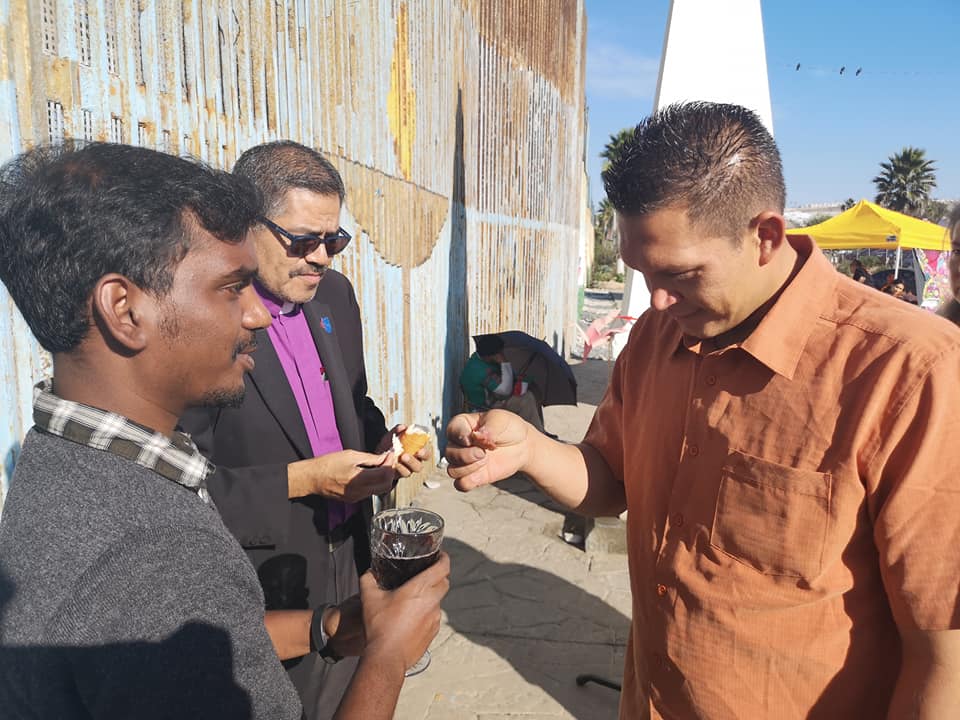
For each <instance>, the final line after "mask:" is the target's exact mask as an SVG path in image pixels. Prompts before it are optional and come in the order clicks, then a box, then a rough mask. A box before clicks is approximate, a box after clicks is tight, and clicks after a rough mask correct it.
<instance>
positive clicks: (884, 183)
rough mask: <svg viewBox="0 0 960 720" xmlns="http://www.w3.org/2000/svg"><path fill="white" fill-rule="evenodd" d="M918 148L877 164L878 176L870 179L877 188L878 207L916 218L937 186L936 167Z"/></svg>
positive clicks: (904, 150) (902, 152)
mask: <svg viewBox="0 0 960 720" xmlns="http://www.w3.org/2000/svg"><path fill="white" fill-rule="evenodd" d="M933 163H934V161H933V160H927V158H926V157H925V151H924V150H921V149H920V148H914V147H905V148H904V149H903V150H901V151H900V152H899V153H897V154H896V155H891V156H890V158H889V159H888V160H887V162H882V163H880V168H881V172H880V174H879V175H877V176H876V177H875V178H874V179H873V184H874V185H876V186H877V203H878V204H879V205H882V206H883V207H885V208H889V209H890V210H896V211H897V212H902V213H906V214H908V215H917V214H918V213H920V212H921V211H922V210H923V207H924V205H925V204H926V203H927V202H928V201H929V199H930V191H931V190H932V189H933V188H935V187H936V186H937V177H936V167H935V166H934V164H933Z"/></svg>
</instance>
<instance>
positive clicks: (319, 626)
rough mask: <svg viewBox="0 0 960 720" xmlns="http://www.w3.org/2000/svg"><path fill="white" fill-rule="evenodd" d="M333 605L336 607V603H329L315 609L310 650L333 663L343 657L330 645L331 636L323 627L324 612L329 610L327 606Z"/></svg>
mask: <svg viewBox="0 0 960 720" xmlns="http://www.w3.org/2000/svg"><path fill="white" fill-rule="evenodd" d="M331 607H336V605H335V604H334V603H327V604H326V605H321V606H320V607H318V608H317V609H316V610H314V611H313V619H312V620H311V621H310V652H315V653H317V654H318V655H319V656H320V657H321V659H322V660H323V661H324V662H326V663H329V664H331V665H332V664H333V663H335V662H338V661H339V660H341V659H342V658H341V656H340V655H337V653H336V652H334V650H333V648H331V647H330V637H329V636H328V635H327V633H326V631H325V630H324V629H323V614H324V613H325V612H326V611H327V608H331Z"/></svg>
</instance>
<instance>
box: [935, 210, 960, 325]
mask: <svg viewBox="0 0 960 720" xmlns="http://www.w3.org/2000/svg"><path fill="white" fill-rule="evenodd" d="M947 236H948V238H949V241H950V261H949V262H948V263H947V270H948V272H949V274H950V292H951V293H952V297H951V298H950V299H949V300H947V301H946V302H945V303H943V305H941V306H940V309H939V310H938V311H937V313H938V314H939V315H941V316H942V317H945V318H946V319H947V320H949V321H950V322H952V323H954V324H955V325H960V300H958V299H957V298H960V203H957V204H956V205H954V206H953V211H952V212H951V213H950V218H949V220H948V221H947Z"/></svg>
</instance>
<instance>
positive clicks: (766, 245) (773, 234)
mask: <svg viewBox="0 0 960 720" xmlns="http://www.w3.org/2000/svg"><path fill="white" fill-rule="evenodd" d="M750 227H751V228H752V230H753V233H754V236H755V237H756V238H757V241H758V242H759V247H760V265H766V264H767V263H769V262H770V261H771V260H773V258H774V257H775V256H776V254H777V251H778V250H779V249H780V248H781V247H783V244H784V243H785V242H787V224H786V222H785V221H784V219H783V216H782V215H778V214H777V213H775V212H772V211H770V210H765V211H764V212H762V213H760V214H759V215H757V216H756V217H755V218H754V219H753V220H752V221H751V222H750Z"/></svg>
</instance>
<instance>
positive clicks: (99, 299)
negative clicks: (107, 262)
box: [90, 273, 156, 353]
mask: <svg viewBox="0 0 960 720" xmlns="http://www.w3.org/2000/svg"><path fill="white" fill-rule="evenodd" d="M155 305H156V301H155V300H154V299H153V298H152V297H151V296H149V295H148V294H147V293H145V292H144V291H143V290H141V289H140V288H139V287H138V286H137V285H136V284H135V283H134V282H133V281H131V280H130V279H129V278H127V277H126V276H124V275H119V274H117V273H110V274H108V275H104V276H103V277H102V278H100V279H99V280H98V281H97V284H96V285H95V286H94V288H93V294H92V295H91V297H90V310H91V312H92V313H93V317H94V322H95V323H96V324H97V326H98V327H99V328H100V331H101V332H102V333H103V334H104V336H105V338H104V339H105V340H106V341H107V343H108V344H113V345H117V346H119V347H121V348H123V349H125V350H127V351H128V352H133V353H136V352H140V351H141V350H143V349H144V348H145V347H146V346H147V341H148V339H149V337H150V330H149V328H150V327H151V326H152V322H151V321H150V318H151V317H152V315H153V314H154V306H155Z"/></svg>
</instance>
